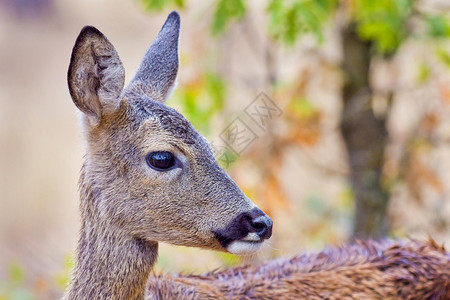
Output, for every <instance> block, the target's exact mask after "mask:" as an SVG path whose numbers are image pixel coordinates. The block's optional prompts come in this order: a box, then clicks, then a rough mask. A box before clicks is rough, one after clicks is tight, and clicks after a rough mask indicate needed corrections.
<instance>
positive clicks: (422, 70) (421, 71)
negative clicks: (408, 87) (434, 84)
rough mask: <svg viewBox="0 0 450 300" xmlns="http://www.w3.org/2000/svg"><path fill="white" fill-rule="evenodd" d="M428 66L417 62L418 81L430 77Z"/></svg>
mask: <svg viewBox="0 0 450 300" xmlns="http://www.w3.org/2000/svg"><path fill="white" fill-rule="evenodd" d="M430 73H431V72H430V67H429V66H428V65H427V63H425V62H422V63H421V64H419V66H418V71H417V80H418V81H419V82H420V83H425V82H427V81H428V79H429V78H430Z"/></svg>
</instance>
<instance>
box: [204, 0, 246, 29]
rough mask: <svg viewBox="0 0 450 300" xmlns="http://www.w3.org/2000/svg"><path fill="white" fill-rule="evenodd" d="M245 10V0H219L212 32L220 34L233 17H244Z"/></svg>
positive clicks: (238, 18)
mask: <svg viewBox="0 0 450 300" xmlns="http://www.w3.org/2000/svg"><path fill="white" fill-rule="evenodd" d="M245 12H246V8H245V4H244V1H243V0H219V1H218V3H217V6H216V11H215V12H214V16H213V21H212V25H211V32H212V34H213V35H218V34H220V33H222V32H224V31H225V29H226V28H227V26H228V24H229V23H230V22H231V21H232V20H233V19H234V20H240V19H242V18H243V17H244V16H245Z"/></svg>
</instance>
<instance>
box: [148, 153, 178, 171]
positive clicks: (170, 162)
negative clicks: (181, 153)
mask: <svg viewBox="0 0 450 300" xmlns="http://www.w3.org/2000/svg"><path fill="white" fill-rule="evenodd" d="M145 160H146V161H147V164H148V165H149V166H150V167H151V168H153V169H155V170H157V171H167V170H169V169H171V168H172V167H173V166H174V165H175V157H174V155H173V154H172V153H170V152H169V151H156V152H152V153H150V154H148V155H147V156H146V157H145Z"/></svg>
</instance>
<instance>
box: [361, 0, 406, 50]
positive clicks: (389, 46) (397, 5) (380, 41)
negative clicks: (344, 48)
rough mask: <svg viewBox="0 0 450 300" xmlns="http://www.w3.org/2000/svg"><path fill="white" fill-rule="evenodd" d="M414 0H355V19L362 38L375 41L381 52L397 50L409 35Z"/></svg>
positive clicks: (376, 47)
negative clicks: (409, 21)
mask: <svg viewBox="0 0 450 300" xmlns="http://www.w3.org/2000/svg"><path fill="white" fill-rule="evenodd" d="M412 6H413V1H412V0H377V1H372V0H355V5H354V12H353V13H354V19H355V22H356V26H357V32H358V35H359V36H360V38H361V39H362V40H365V41H370V42H373V43H374V46H375V49H376V50H377V52H379V53H381V54H391V53H393V52H395V51H396V50H397V49H398V47H399V46H400V45H401V43H402V42H403V41H404V40H405V39H406V38H407V37H408V36H409V34H410V33H409V32H408V24H407V22H408V19H409V17H410V16H411V13H412Z"/></svg>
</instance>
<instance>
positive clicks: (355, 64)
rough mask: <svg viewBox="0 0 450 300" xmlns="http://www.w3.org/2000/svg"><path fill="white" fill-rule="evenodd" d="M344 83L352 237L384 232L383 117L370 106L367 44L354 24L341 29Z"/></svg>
mask: <svg viewBox="0 0 450 300" xmlns="http://www.w3.org/2000/svg"><path fill="white" fill-rule="evenodd" d="M343 47H344V61H343V70H344V72H345V77H346V78H345V84H344V88H343V101H344V108H343V113H342V120H341V130H342V135H343V138H344V141H345V144H346V147H347V151H348V155H349V165H350V176H349V177H350V178H349V179H350V183H351V186H352V188H353V192H354V197H355V219H354V228H353V237H365V238H368V237H370V238H376V237H380V236H384V235H386V232H387V224H386V208H387V204H388V200H389V194H388V192H387V191H386V190H385V189H383V187H382V184H381V173H382V165H383V156H384V150H385V147H386V144H387V140H388V133H387V130H386V120H385V118H382V119H379V118H377V117H376V116H375V115H374V113H373V110H372V106H371V101H372V98H373V92H372V89H371V87H370V83H369V69H370V59H371V55H370V44H369V43H367V42H364V41H361V40H360V39H359V37H358V35H357V33H356V31H355V26H349V27H348V28H347V29H346V30H345V31H344V33H343Z"/></svg>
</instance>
